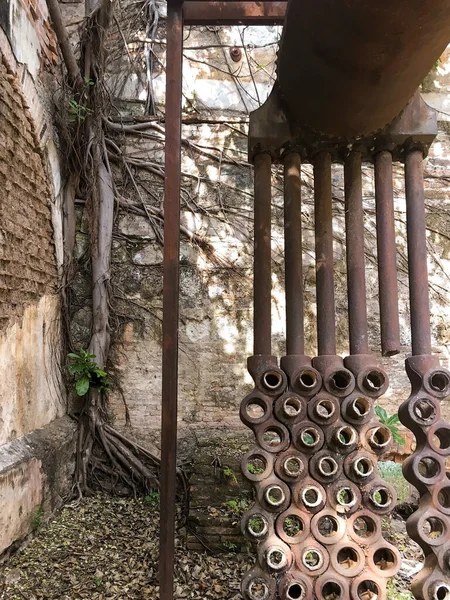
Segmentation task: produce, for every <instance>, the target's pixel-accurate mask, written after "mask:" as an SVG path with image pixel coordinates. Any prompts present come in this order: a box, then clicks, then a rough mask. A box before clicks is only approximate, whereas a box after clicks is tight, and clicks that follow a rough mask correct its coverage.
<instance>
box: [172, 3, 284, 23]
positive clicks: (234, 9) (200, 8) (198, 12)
mask: <svg viewBox="0 0 450 600" xmlns="http://www.w3.org/2000/svg"><path fill="white" fill-rule="evenodd" d="M286 6H287V2H251V1H249V0H243V1H236V2H235V1H226V2H217V1H215V0H213V1H211V2H210V1H205V0H186V1H185V2H184V4H183V16H184V23H185V25H283V23H284V15H285V13H286Z"/></svg>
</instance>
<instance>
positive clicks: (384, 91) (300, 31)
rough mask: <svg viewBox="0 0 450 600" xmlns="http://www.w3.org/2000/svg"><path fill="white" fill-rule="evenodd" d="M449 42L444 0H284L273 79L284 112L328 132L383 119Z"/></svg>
mask: <svg viewBox="0 0 450 600" xmlns="http://www.w3.org/2000/svg"><path fill="white" fill-rule="evenodd" d="M449 42H450V0H428V1H427V2H425V1H424V0H371V1H369V0H290V1H289V4H288V8H287V13H286V19H285V25H284V29H283V36H282V40H281V47H280V54H279V61H278V80H279V84H280V92H281V97H282V99H283V101H284V104H285V109H286V111H287V112H288V114H289V117H290V118H291V119H293V120H294V121H296V122H297V123H298V124H300V125H305V126H308V127H310V128H312V129H315V130H317V131H320V132H323V133H325V134H327V135H330V136H332V137H334V136H336V137H346V138H354V137H358V136H361V135H365V134H368V133H371V132H374V131H376V130H378V129H380V128H382V127H384V126H385V125H387V124H388V123H390V122H391V121H392V120H393V119H394V118H395V117H396V116H397V115H398V114H399V113H400V112H401V111H402V110H403V108H404V107H405V106H406V104H407V102H408V100H409V99H410V98H411V97H412V95H413V94H414V92H415V91H416V89H417V88H418V87H419V85H420V83H421V82H422V80H423V78H424V77H425V76H426V74H427V73H428V72H429V71H430V69H431V68H432V67H433V64H434V63H435V62H436V60H437V59H438V58H439V56H440V55H441V54H442V52H443V51H444V49H445V47H446V45H447V44H448V43H449Z"/></svg>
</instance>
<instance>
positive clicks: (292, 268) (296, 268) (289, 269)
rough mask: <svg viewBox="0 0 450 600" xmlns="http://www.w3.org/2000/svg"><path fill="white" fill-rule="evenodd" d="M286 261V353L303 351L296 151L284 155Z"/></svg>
mask: <svg viewBox="0 0 450 600" xmlns="http://www.w3.org/2000/svg"><path fill="white" fill-rule="evenodd" d="M284 264H285V288H286V353H287V354H304V351H305V343H304V326H303V269H302V184H301V160H300V155H299V154H298V153H297V152H289V153H288V154H287V155H286V157H285V158H284Z"/></svg>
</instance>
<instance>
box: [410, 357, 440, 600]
mask: <svg viewBox="0 0 450 600" xmlns="http://www.w3.org/2000/svg"><path fill="white" fill-rule="evenodd" d="M406 372H407V374H408V377H409V379H410V381H411V388H412V389H411V395H410V397H409V398H408V400H406V401H405V402H403V404H402V405H401V406H400V410H399V416H400V420H401V421H402V423H403V424H404V425H405V426H406V427H408V429H410V430H411V431H412V432H413V433H414V436H415V438H416V444H417V446H416V450H415V452H414V453H413V454H412V455H411V456H410V457H409V458H408V459H407V460H406V461H405V463H404V464H403V474H404V476H405V478H406V479H407V480H408V481H409V482H410V483H412V485H414V486H415V487H416V488H417V489H418V491H419V493H420V503H419V509H418V510H417V511H416V512H415V513H414V514H413V515H412V516H411V517H410V518H409V519H408V521H407V524H406V527H407V531H408V535H409V536H410V537H411V538H412V539H413V540H414V541H415V542H417V543H418V544H419V546H420V547H421V548H422V550H423V551H424V554H425V565H424V568H423V569H422V570H421V571H420V572H419V574H418V575H416V577H415V578H414V580H413V583H412V591H413V593H414V596H415V597H416V598H417V599H418V600H441V599H444V600H445V599H446V598H448V597H449V594H450V541H449V535H450V534H449V532H450V481H449V478H448V472H446V466H445V461H446V459H447V458H448V456H450V426H449V424H448V423H446V422H445V421H443V420H442V419H441V417H440V406H439V404H440V401H441V400H443V399H444V398H446V397H447V396H448V395H449V394H450V373H449V372H448V371H447V370H446V369H442V367H440V366H439V360H438V359H437V357H434V356H427V355H422V356H411V357H410V358H408V359H407V360H406Z"/></svg>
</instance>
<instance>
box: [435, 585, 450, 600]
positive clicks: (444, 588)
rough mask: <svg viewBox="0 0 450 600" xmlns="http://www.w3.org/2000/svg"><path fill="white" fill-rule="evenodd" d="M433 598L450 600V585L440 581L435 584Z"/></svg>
mask: <svg viewBox="0 0 450 600" xmlns="http://www.w3.org/2000/svg"><path fill="white" fill-rule="evenodd" d="M433 600H450V586H449V585H448V584H447V583H444V582H440V583H437V584H436V585H435V586H434V590H433Z"/></svg>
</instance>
